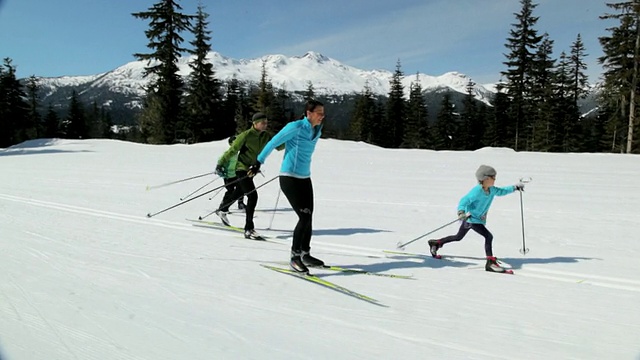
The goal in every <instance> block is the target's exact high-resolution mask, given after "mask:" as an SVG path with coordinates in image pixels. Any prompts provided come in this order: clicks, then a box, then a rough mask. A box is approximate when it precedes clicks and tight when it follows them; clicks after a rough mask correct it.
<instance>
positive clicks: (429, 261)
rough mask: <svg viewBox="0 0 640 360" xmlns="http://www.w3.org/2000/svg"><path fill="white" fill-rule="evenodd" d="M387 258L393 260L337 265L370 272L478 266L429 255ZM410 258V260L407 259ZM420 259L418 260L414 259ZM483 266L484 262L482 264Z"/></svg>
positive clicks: (390, 256) (389, 256) (391, 256)
mask: <svg viewBox="0 0 640 360" xmlns="http://www.w3.org/2000/svg"><path fill="white" fill-rule="evenodd" d="M386 258H387V259H389V260H393V261H384V262H379V263H373V264H345V265H339V266H343V267H345V268H353V269H361V270H365V271H370V272H384V271H393V270H403V269H405V270H406V269H425V268H431V269H439V268H445V267H454V268H470V267H478V264H477V263H471V262H467V261H458V260H440V259H434V258H432V257H431V256H428V257H427V256H413V257H410V258H408V257H407V256H393V255H387V257H386ZM409 259H411V260H409ZM415 260H420V261H415ZM482 267H483V268H484V264H482ZM340 274H342V275H352V274H351V273H340Z"/></svg>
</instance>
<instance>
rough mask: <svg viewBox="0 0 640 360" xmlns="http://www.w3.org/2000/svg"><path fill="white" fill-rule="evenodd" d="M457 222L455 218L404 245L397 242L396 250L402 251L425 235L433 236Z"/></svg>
mask: <svg viewBox="0 0 640 360" xmlns="http://www.w3.org/2000/svg"><path fill="white" fill-rule="evenodd" d="M459 220H460V219H458V218H456V219H455V220H453V221H451V222H448V223H446V224H444V225H442V226H440V227H439V228H437V229H434V230H431V231H429V232H428V233H426V234H422V235H420V236H418V237H417V238H415V239H413V240H410V241H407V242H406V243H404V244H403V243H401V242H399V241H398V244H397V248H398V249H399V250H404V247H405V246H407V245H409V244H411V243H412V242H414V241H418V240H420V239H422V238H423V237H425V236H427V235H430V234H433V233H434V232H436V231H438V230H440V229H444V228H445V227H447V226H449V225H451V224H453V223H455V222H457V221H459Z"/></svg>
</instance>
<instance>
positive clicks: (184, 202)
mask: <svg viewBox="0 0 640 360" xmlns="http://www.w3.org/2000/svg"><path fill="white" fill-rule="evenodd" d="M245 177H246V176H245ZM245 177H242V178H240V179H237V180H234V181H232V182H230V183H229V184H233V183H236V182H238V181H240V180H242V179H244V178H245ZM229 184H227V185H229ZM224 186H225V185H221V186H218V187H215V188H213V189H211V190H209V191H207V192H204V193H202V194H200V195H198V196H195V197H192V198H191V199H187V200H184V201H181V202H179V203H177V204H175V205H172V206H169V207H168V208H166V209H164V210H160V211H158V212H156V213H153V214H151V213H148V214H147V217H154V216H156V215H158V214H162V213H163V212H165V211H168V210H171V209H173V208H176V207H178V206H180V205H183V204H186V203H188V202H189V201H191V200H195V199H197V198H199V197H201V196H205V195H207V194H209V193H212V192H214V191H216V190H218V189H220V188H223V187H224Z"/></svg>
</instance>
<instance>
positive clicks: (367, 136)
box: [349, 82, 376, 144]
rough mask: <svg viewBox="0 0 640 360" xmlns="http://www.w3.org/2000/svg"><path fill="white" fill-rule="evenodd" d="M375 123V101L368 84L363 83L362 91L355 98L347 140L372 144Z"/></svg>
mask: <svg viewBox="0 0 640 360" xmlns="http://www.w3.org/2000/svg"><path fill="white" fill-rule="evenodd" d="M375 123H376V100H375V97H374V95H373V91H371V87H370V86H369V83H368V82H365V84H364V90H363V91H362V93H360V94H358V95H357V96H356V100H355V105H354V109H353V115H352V116H351V124H350V129H349V130H350V132H349V134H350V136H349V138H350V139H352V140H356V141H364V142H366V143H369V144H373V142H374V135H375V129H374V124H375Z"/></svg>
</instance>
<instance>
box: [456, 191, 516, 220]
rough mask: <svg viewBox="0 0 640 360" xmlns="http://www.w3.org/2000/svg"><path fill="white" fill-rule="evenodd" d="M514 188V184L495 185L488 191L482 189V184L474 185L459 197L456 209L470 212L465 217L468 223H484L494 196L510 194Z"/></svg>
mask: <svg viewBox="0 0 640 360" xmlns="http://www.w3.org/2000/svg"><path fill="white" fill-rule="evenodd" d="M515 190H516V188H515V186H506V187H497V186H492V187H490V188H489V191H484V190H483V189H482V185H480V184H478V185H476V186H475V187H474V188H473V189H471V191H469V193H468V194H467V195H465V196H463V197H462V199H460V203H458V211H464V212H465V213H469V214H471V217H469V218H468V219H467V222H468V223H472V224H486V223H487V213H488V212H489V208H490V207H491V203H492V202H493V198H494V197H496V196H504V195H508V194H511V193H512V192H514V191H515Z"/></svg>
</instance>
